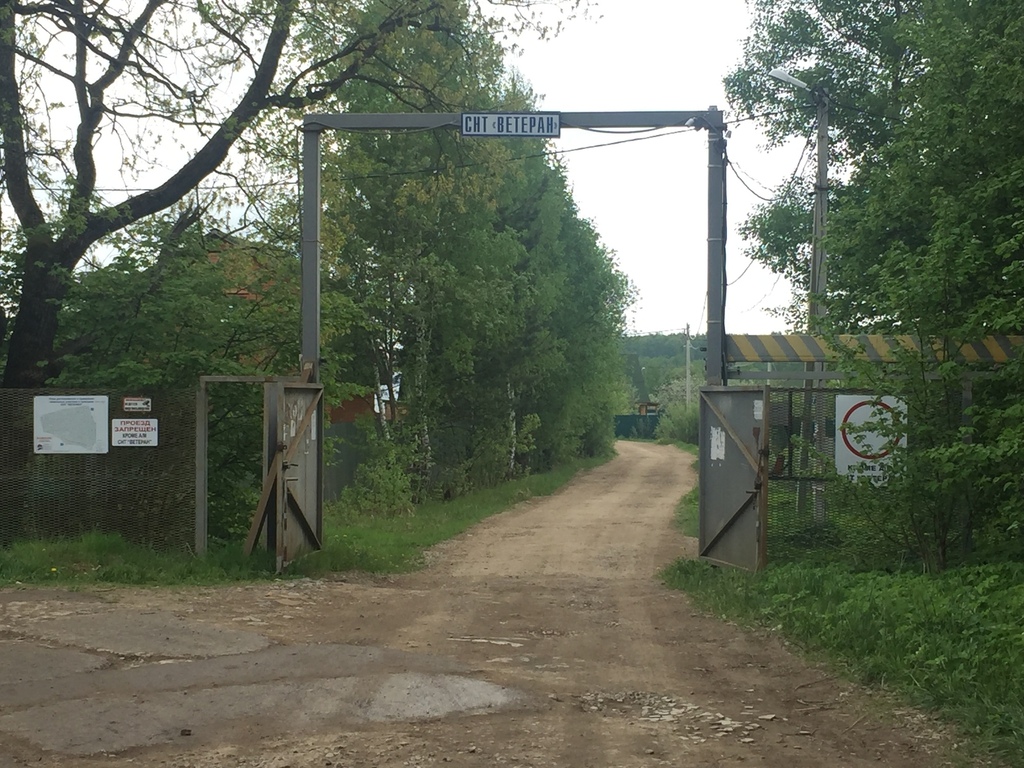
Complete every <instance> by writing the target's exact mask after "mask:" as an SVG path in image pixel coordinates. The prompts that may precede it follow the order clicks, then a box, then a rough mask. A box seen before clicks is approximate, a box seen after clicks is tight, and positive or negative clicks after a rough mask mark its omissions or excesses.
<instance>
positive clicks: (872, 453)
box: [836, 395, 907, 481]
mask: <svg viewBox="0 0 1024 768" xmlns="http://www.w3.org/2000/svg"><path fill="white" fill-rule="evenodd" d="M906 423H907V406H906V403H904V402H903V401H902V400H900V399H898V398H895V397H889V396H886V397H876V396H874V395H836V471H837V472H838V473H839V474H840V475H851V476H854V477H869V478H872V479H873V480H875V481H878V480H881V479H882V478H883V477H884V475H885V468H886V465H887V464H889V463H890V462H891V461H892V453H893V451H894V450H896V449H897V448H899V447H901V446H905V445H906V440H907V438H906V431H905V430H906ZM896 425H901V427H897V426H896ZM894 429H895V430H896V431H897V433H896V434H894Z"/></svg>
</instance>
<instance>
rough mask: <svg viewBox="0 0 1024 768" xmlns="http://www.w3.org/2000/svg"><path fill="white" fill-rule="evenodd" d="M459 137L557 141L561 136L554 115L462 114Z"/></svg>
mask: <svg viewBox="0 0 1024 768" xmlns="http://www.w3.org/2000/svg"><path fill="white" fill-rule="evenodd" d="M459 129H460V131H461V133H462V135H463V136H496V137H500V138H520V139H557V138H558V137H559V136H561V134H562V116H561V114H560V113H558V112H465V113H463V114H462V119H461V120H460V123H459Z"/></svg>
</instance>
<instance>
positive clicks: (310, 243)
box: [300, 126, 320, 383]
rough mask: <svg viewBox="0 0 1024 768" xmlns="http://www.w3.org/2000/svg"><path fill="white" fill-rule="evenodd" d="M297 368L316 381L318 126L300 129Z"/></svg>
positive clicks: (318, 213) (318, 229)
mask: <svg viewBox="0 0 1024 768" xmlns="http://www.w3.org/2000/svg"><path fill="white" fill-rule="evenodd" d="M300 197H301V201H302V253H301V256H302V309H301V313H302V347H301V358H300V361H301V370H302V372H303V374H304V375H305V376H307V380H308V381H310V382H313V383H317V382H319V381H320V129H319V128H317V127H309V126H303V129H302V190H301V193H300Z"/></svg>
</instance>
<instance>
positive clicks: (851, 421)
mask: <svg viewBox="0 0 1024 768" xmlns="http://www.w3.org/2000/svg"><path fill="white" fill-rule="evenodd" d="M875 406H878V407H881V408H884V409H885V410H886V411H887V412H888V413H890V414H892V413H893V409H892V406H891V405H889V404H888V403H884V402H882V401H880V400H862V401H861V402H859V403H856V404H854V406H853V407H852V408H850V410H848V411H847V412H846V415H845V416H843V421H842V424H840V426H839V434H840V435H842V437H843V443H845V444H846V447H847V448H848V449H849V450H850V453H852V454H853V455H854V456H857V457H859V458H861V459H864V460H865V461H876V460H878V459H881V458H884V457H886V456H888V455H889V454H890V453H891V452H892V449H893V448H895V447H896V446H897V445H899V444H900V440H902V439H903V438H902V436H900V437H897V438H896V441H895V442H887V443H886V444H885V445H884V446H882V447H881V448H874V447H872V446H861V447H859V448H858V447H857V446H855V445H854V444H853V442H852V441H851V440H850V437H849V435H847V434H846V427H847V425H851V426H857V425H860V424H863V423H865V422H866V421H867V418H862V419H861V420H859V421H855V419H856V417H855V416H854V414H855V413H856V412H857V411H858V410H860V409H862V408H874V407H875ZM869 413H870V412H869Z"/></svg>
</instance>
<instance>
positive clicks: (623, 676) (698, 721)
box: [0, 443, 947, 768]
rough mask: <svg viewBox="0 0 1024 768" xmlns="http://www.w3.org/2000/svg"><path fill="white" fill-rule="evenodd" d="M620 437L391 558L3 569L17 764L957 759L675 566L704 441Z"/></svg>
mask: <svg viewBox="0 0 1024 768" xmlns="http://www.w3.org/2000/svg"><path fill="white" fill-rule="evenodd" d="M619 454H620V455H619V457H618V458H617V459H615V460H614V461H612V462H610V463H609V464H607V465H605V466H603V467H600V468H598V469H596V470H593V471H591V472H589V473H587V474H585V475H583V476H581V477H578V478H577V479H576V480H575V481H574V482H573V483H572V484H571V485H570V486H568V487H567V488H566V489H564V490H563V491H562V492H560V493H558V494H557V495H555V496H553V497H550V498H547V499H542V500H537V501H532V502H528V503H525V504H522V505H520V506H519V507H517V508H515V509H513V510H511V511H509V512H507V513H505V514H503V515H501V516H498V517H495V518H492V519H491V520H489V521H487V522H485V523H484V524H482V525H480V526H478V527H476V528H475V529H473V530H471V531H470V532H468V533H467V534H466V535H464V536H462V537H460V538H459V539H457V540H455V541H452V542H449V543H447V544H445V545H443V546H441V547H439V548H437V549H436V550H434V551H433V552H432V553H431V555H430V561H431V565H430V566H429V567H428V568H427V569H425V570H424V571H421V572H419V573H416V574H411V575H407V576H402V577H398V578H394V579H389V580H385V581H371V580H368V579H357V580H354V581H301V582H277V583H273V584H258V585H251V586H244V587H226V588H216V589H212V588H202V589H199V588H190V589H174V590H167V589H162V590H129V589H110V590H96V591H89V592H83V593H68V592H60V591H50V590H6V591H3V592H0V768H12V767H13V766H23V765H33V766H66V767H73V768H85V767H86V766H98V765H110V764H112V763H113V764H128V763H129V762H131V763H132V764H134V765H139V766H158V765H159V766H169V767H172V768H173V767H179V768H184V767H185V766H190V767H191V766H195V767H196V768H213V766H229V765H232V766H233V765H237V766H259V767H260V768H265V767H266V768H269V767H273V768H285V766H288V767H289V768H312V767H313V766H319V767H324V766H333V767H336V768H371V767H379V768H399V767H402V768H407V767H408V768H411V767H414V766H424V767H426V766H442V765H452V766H510V767H511V766H522V767H525V766H533V767H534V768H546V767H549V766H550V767H556V766H557V767H564V768H584V767H588V768H589V767H594V768H596V767H598V766H609V767H611V766H615V767H616V768H618V767H622V768H631V767H633V766H636V767H639V766H645V767H646V766H693V767H698V766H752V765H764V766H780V767H784V768H804V767H806V768H812V767H813V768H819V767H822V766H856V767H860V766H869V765H870V766H878V765H887V766H895V767H896V768H904V767H907V768H909V766H914V768H930V767H931V766H940V765H946V764H947V763H946V762H945V761H944V760H943V759H942V757H941V751H942V748H943V742H942V740H941V739H940V738H938V737H936V736H934V735H929V734H930V731H929V729H928V728H927V727H925V725H924V724H923V723H922V722H921V721H920V720H919V719H916V718H913V717H912V716H911V715H906V714H904V715H900V716H897V717H895V718H894V717H893V716H890V715H883V714H881V707H879V706H878V705H877V703H875V702H872V700H871V699H870V698H869V697H867V696H865V695H864V694H862V693H861V692H859V691H857V690H855V689H854V688H852V687H851V686H847V685H844V684H840V683H837V682H836V681H835V680H834V679H833V678H832V677H831V676H830V675H828V674H827V673H826V672H824V671H823V670H821V669H819V668H816V667H814V666H812V665H809V664H808V663H806V662H804V661H801V660H800V659H798V658H796V657H795V656H793V655H791V654H790V653H789V652H787V651H786V650H785V649H784V648H783V647H781V645H780V644H779V643H778V642H776V641H774V640H772V639H770V638H766V637H763V636H760V635H758V634H753V633H748V632H745V631H743V630H740V629H738V628H736V627H734V626H732V625H729V624H727V623H725V622H722V621H720V620H717V619H714V618H710V617H707V616H704V615H702V614H700V613H698V612H697V611H696V610H695V609H694V608H693V607H692V606H691V604H690V603H689V601H688V600H687V598H686V597H685V596H684V595H682V594H680V593H676V592H672V591H669V590H667V589H666V588H664V587H663V586H661V585H660V584H659V582H658V581H657V579H656V574H657V572H658V570H659V569H660V568H661V567H663V566H664V565H667V564H668V563H670V562H671V561H672V560H673V559H674V558H676V557H678V556H679V555H680V554H681V553H684V552H691V553H692V551H693V544H694V543H693V541H692V540H685V539H684V538H683V537H682V536H681V535H679V534H678V533H677V532H676V531H675V529H674V528H673V527H672V512H673V508H674V506H675V503H676V501H677V500H678V499H679V498H680V496H682V495H683V494H684V493H685V492H686V491H687V490H688V489H689V488H691V487H692V484H693V482H694V473H693V470H692V469H691V467H690V461H691V460H690V458H689V457H687V456H685V455H684V454H682V453H680V452H679V451H677V450H676V449H674V448H671V447H663V446H656V445H651V444H644V443H621V444H620V445H619Z"/></svg>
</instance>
